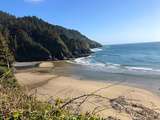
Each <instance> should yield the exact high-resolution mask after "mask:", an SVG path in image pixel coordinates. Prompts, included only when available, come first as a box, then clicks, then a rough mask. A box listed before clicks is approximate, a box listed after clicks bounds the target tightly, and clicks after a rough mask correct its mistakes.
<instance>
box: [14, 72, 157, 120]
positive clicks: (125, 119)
mask: <svg viewBox="0 0 160 120" xmlns="http://www.w3.org/2000/svg"><path fill="white" fill-rule="evenodd" d="M15 76H16V78H17V79H18V81H19V82H20V84H21V85H24V86H27V87H28V88H29V89H30V90H32V91H33V90H35V89H37V95H38V98H39V99H41V100H47V99H49V98H50V97H51V96H52V97H53V98H54V99H55V98H58V97H59V98H63V99H66V98H74V97H77V96H80V95H83V94H87V93H92V92H93V91H96V90H99V91H97V92H96V94H98V95H102V96H107V97H108V98H117V97H119V96H124V97H125V98H126V99H128V100H130V101H131V102H136V103H140V104H143V105H145V106H146V107H149V108H152V109H157V110H158V109H160V98H159V96H157V95H155V94H153V93H151V92H149V91H147V90H144V89H139V88H134V87H129V86H124V85H120V84H117V83H115V84H114V83H104V82H96V81H88V80H79V79H76V78H72V77H64V76H57V75H51V74H49V73H40V72H31V71H22V72H18V73H16V74H15ZM97 106H99V107H102V108H107V109H105V110H103V111H102V112H100V113H99V114H100V115H102V116H105V117H106V116H110V115H112V116H113V117H118V118H121V119H122V120H130V119H131V118H130V116H129V115H128V114H125V113H119V112H117V111H115V110H114V109H113V108H112V107H111V105H110V103H109V101H104V100H101V99H96V98H89V99H88V100H87V102H86V103H84V104H83V105H82V106H81V110H82V111H84V112H86V111H93V110H94V109H95V107H97Z"/></svg>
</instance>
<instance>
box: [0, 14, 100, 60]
mask: <svg viewBox="0 0 160 120" xmlns="http://www.w3.org/2000/svg"><path fill="white" fill-rule="evenodd" d="M0 18H1V19H0V26H1V27H2V28H4V29H5V32H6V34H7V37H8V38H9V41H10V47H11V49H12V51H13V53H14V55H15V59H16V60H17V61H37V60H63V59H68V58H75V57H81V56H87V55H89V54H90V53H91V51H90V49H91V48H96V47H101V45H100V44H99V43H97V42H95V41H92V40H90V39H89V38H87V37H86V36H84V35H82V34H81V33H80V32H78V31H76V30H70V29H66V28H64V27H61V26H57V25H52V24H49V23H47V22H45V21H43V20H42V19H39V18H37V17H35V16H33V17H21V18H17V17H15V16H13V15H10V14H7V13H4V12H0Z"/></svg>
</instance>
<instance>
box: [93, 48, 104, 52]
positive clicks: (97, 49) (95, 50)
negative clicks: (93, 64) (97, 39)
mask: <svg viewBox="0 0 160 120" xmlns="http://www.w3.org/2000/svg"><path fill="white" fill-rule="evenodd" d="M91 51H92V52H98V51H102V49H101V48H93V49H91Z"/></svg>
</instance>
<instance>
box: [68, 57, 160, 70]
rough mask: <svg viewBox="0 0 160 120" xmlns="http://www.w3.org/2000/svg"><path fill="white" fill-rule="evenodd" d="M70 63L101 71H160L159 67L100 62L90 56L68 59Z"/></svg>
mask: <svg viewBox="0 0 160 120" xmlns="http://www.w3.org/2000/svg"><path fill="white" fill-rule="evenodd" d="M68 62H69V63H72V64H79V65H84V66H88V67H90V68H92V70H96V71H103V72H112V73H113V72H115V73H121V72H137V73H138V72H142V73H144V72H145V73H146V72H151V73H155V72H158V73H160V69H153V68H147V67H136V66H128V65H121V64H113V63H102V62H98V61H95V60H94V59H92V56H89V57H82V58H77V59H75V60H73V61H68Z"/></svg>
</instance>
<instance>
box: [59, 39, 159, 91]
mask: <svg viewBox="0 0 160 120" xmlns="http://www.w3.org/2000/svg"><path fill="white" fill-rule="evenodd" d="M92 51H93V52H94V53H93V54H92V55H90V56H88V57H82V58H77V59H75V60H71V61H68V62H69V63H70V64H74V65H73V66H72V67H70V68H69V70H67V72H68V73H70V74H72V75H77V76H79V77H81V79H91V80H100V81H107V82H120V83H121V84H128V85H132V86H137V87H141V88H142V87H143V88H146V89H150V90H152V91H154V92H157V93H159V90H160V43H158V42H155V43H137V44H123V45H104V46H103V47H102V48H96V49H92ZM67 69H68V68H67ZM61 72H62V71H61Z"/></svg>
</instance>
